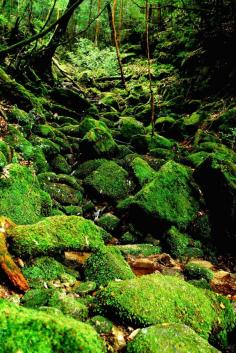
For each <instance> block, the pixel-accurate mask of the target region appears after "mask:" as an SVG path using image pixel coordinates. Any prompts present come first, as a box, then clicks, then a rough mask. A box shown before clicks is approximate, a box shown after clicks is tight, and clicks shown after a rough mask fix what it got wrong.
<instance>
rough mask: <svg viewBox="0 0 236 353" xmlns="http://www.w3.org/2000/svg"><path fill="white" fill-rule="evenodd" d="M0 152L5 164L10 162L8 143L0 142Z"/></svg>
mask: <svg viewBox="0 0 236 353" xmlns="http://www.w3.org/2000/svg"><path fill="white" fill-rule="evenodd" d="M0 152H2V154H3V155H4V156H5V158H6V160H7V162H10V161H11V154H12V152H11V148H10V146H9V145H8V143H6V142H5V141H3V140H0Z"/></svg>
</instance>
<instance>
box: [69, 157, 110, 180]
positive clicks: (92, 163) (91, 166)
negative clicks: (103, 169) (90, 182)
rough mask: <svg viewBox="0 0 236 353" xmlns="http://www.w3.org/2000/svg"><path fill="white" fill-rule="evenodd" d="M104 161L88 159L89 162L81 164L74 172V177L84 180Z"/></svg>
mask: <svg viewBox="0 0 236 353" xmlns="http://www.w3.org/2000/svg"><path fill="white" fill-rule="evenodd" d="M104 161H105V159H90V160H89V161H86V162H84V163H81V164H80V165H79V166H78V168H77V169H76V170H75V176H76V177H78V178H85V177H86V176H88V175H89V174H91V173H92V172H93V171H94V170H96V169H97V168H98V167H100V165H102V163H103V162H104Z"/></svg>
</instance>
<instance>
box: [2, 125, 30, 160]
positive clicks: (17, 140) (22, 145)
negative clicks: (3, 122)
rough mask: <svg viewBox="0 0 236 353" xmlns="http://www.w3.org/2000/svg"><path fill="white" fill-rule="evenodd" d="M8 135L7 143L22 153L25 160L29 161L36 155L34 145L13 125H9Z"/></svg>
mask: <svg viewBox="0 0 236 353" xmlns="http://www.w3.org/2000/svg"><path fill="white" fill-rule="evenodd" d="M8 131H9V133H8V135H7V136H6V137H5V142H6V143H7V144H8V145H9V146H11V147H12V148H14V149H15V151H16V152H20V153H21V154H22V156H23V158H24V159H26V160H29V159H31V158H32V157H33V155H34V148H33V146H32V144H31V143H30V142H29V141H28V140H27V139H26V138H25V137H24V135H23V133H22V132H21V131H20V130H19V128H16V127H15V126H13V125H8Z"/></svg>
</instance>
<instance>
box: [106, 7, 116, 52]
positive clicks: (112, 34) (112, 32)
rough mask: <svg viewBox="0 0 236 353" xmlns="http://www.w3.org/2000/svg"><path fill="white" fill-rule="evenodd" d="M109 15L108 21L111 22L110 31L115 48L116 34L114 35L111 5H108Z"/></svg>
mask: <svg viewBox="0 0 236 353" xmlns="http://www.w3.org/2000/svg"><path fill="white" fill-rule="evenodd" d="M107 14H108V21H109V26H110V31H111V45H112V46H113V47H115V45H116V44H115V34H114V28H113V24H112V8H111V4H107Z"/></svg>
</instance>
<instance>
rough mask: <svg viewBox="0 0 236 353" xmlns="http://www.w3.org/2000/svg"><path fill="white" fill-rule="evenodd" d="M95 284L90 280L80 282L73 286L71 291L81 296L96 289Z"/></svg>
mask: <svg viewBox="0 0 236 353" xmlns="http://www.w3.org/2000/svg"><path fill="white" fill-rule="evenodd" d="M96 288H97V284H96V283H95V282H92V281H87V282H80V284H79V285H78V286H75V287H74V288H73V292H74V293H77V294H80V295H82V296H84V295H87V294H89V293H92V292H94V291H95V290H96Z"/></svg>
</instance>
